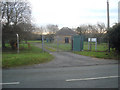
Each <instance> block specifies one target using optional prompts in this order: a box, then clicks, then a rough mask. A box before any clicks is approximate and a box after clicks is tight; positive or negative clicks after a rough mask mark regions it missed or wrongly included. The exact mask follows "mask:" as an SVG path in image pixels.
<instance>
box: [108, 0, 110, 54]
mask: <svg viewBox="0 0 120 90" xmlns="http://www.w3.org/2000/svg"><path fill="white" fill-rule="evenodd" d="M109 28H110V18H109V0H107V30H108V31H109ZM108 52H110V40H109V37H108Z"/></svg>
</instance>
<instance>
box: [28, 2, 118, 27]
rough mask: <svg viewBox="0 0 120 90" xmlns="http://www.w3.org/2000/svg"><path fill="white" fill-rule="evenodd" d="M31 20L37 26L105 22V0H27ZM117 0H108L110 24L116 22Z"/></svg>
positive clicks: (70, 25) (73, 25) (64, 25)
mask: <svg viewBox="0 0 120 90" xmlns="http://www.w3.org/2000/svg"><path fill="white" fill-rule="evenodd" d="M29 1H30V2H31V5H32V18H33V22H34V23H35V24H36V25H38V26H45V25H47V24H55V25H56V24H57V25H58V26H59V28H62V27H70V28H76V27H78V26H80V25H81V24H96V23H98V22H103V23H105V24H106V22H107V13H106V12H107V11H106V7H107V6H106V2H107V0H29ZM118 1H119V0H109V5H110V24H111V26H112V25H113V24H114V23H116V22H118Z"/></svg>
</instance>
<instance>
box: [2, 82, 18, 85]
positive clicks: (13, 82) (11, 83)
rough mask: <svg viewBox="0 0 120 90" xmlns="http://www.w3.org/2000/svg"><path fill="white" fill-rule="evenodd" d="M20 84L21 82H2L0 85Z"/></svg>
mask: <svg viewBox="0 0 120 90" xmlns="http://www.w3.org/2000/svg"><path fill="white" fill-rule="evenodd" d="M11 84H20V82H10V83H0V85H11Z"/></svg>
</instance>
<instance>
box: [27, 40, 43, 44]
mask: <svg viewBox="0 0 120 90" xmlns="http://www.w3.org/2000/svg"><path fill="white" fill-rule="evenodd" d="M27 42H28V43H41V40H33V41H27Z"/></svg>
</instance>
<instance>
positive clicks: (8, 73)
mask: <svg viewBox="0 0 120 90" xmlns="http://www.w3.org/2000/svg"><path fill="white" fill-rule="evenodd" d="M109 76H115V78H109ZM116 76H118V65H117V64H113V65H93V66H81V67H60V68H36V69H34V68H33V69H32V68H31V69H20V68H19V69H10V70H9V69H8V70H3V82H4V83H10V82H11V83H12V82H19V84H13V85H12V84H10V85H3V88H117V87H118V78H117V77H116ZM99 77H105V78H100V79H99ZM107 77H108V78H107ZM86 78H87V79H88V78H89V79H90V80H89V79H88V80H84V79H86ZM91 78H96V79H91ZM71 79H77V80H75V81H67V80H71ZM79 79H82V80H79Z"/></svg>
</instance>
